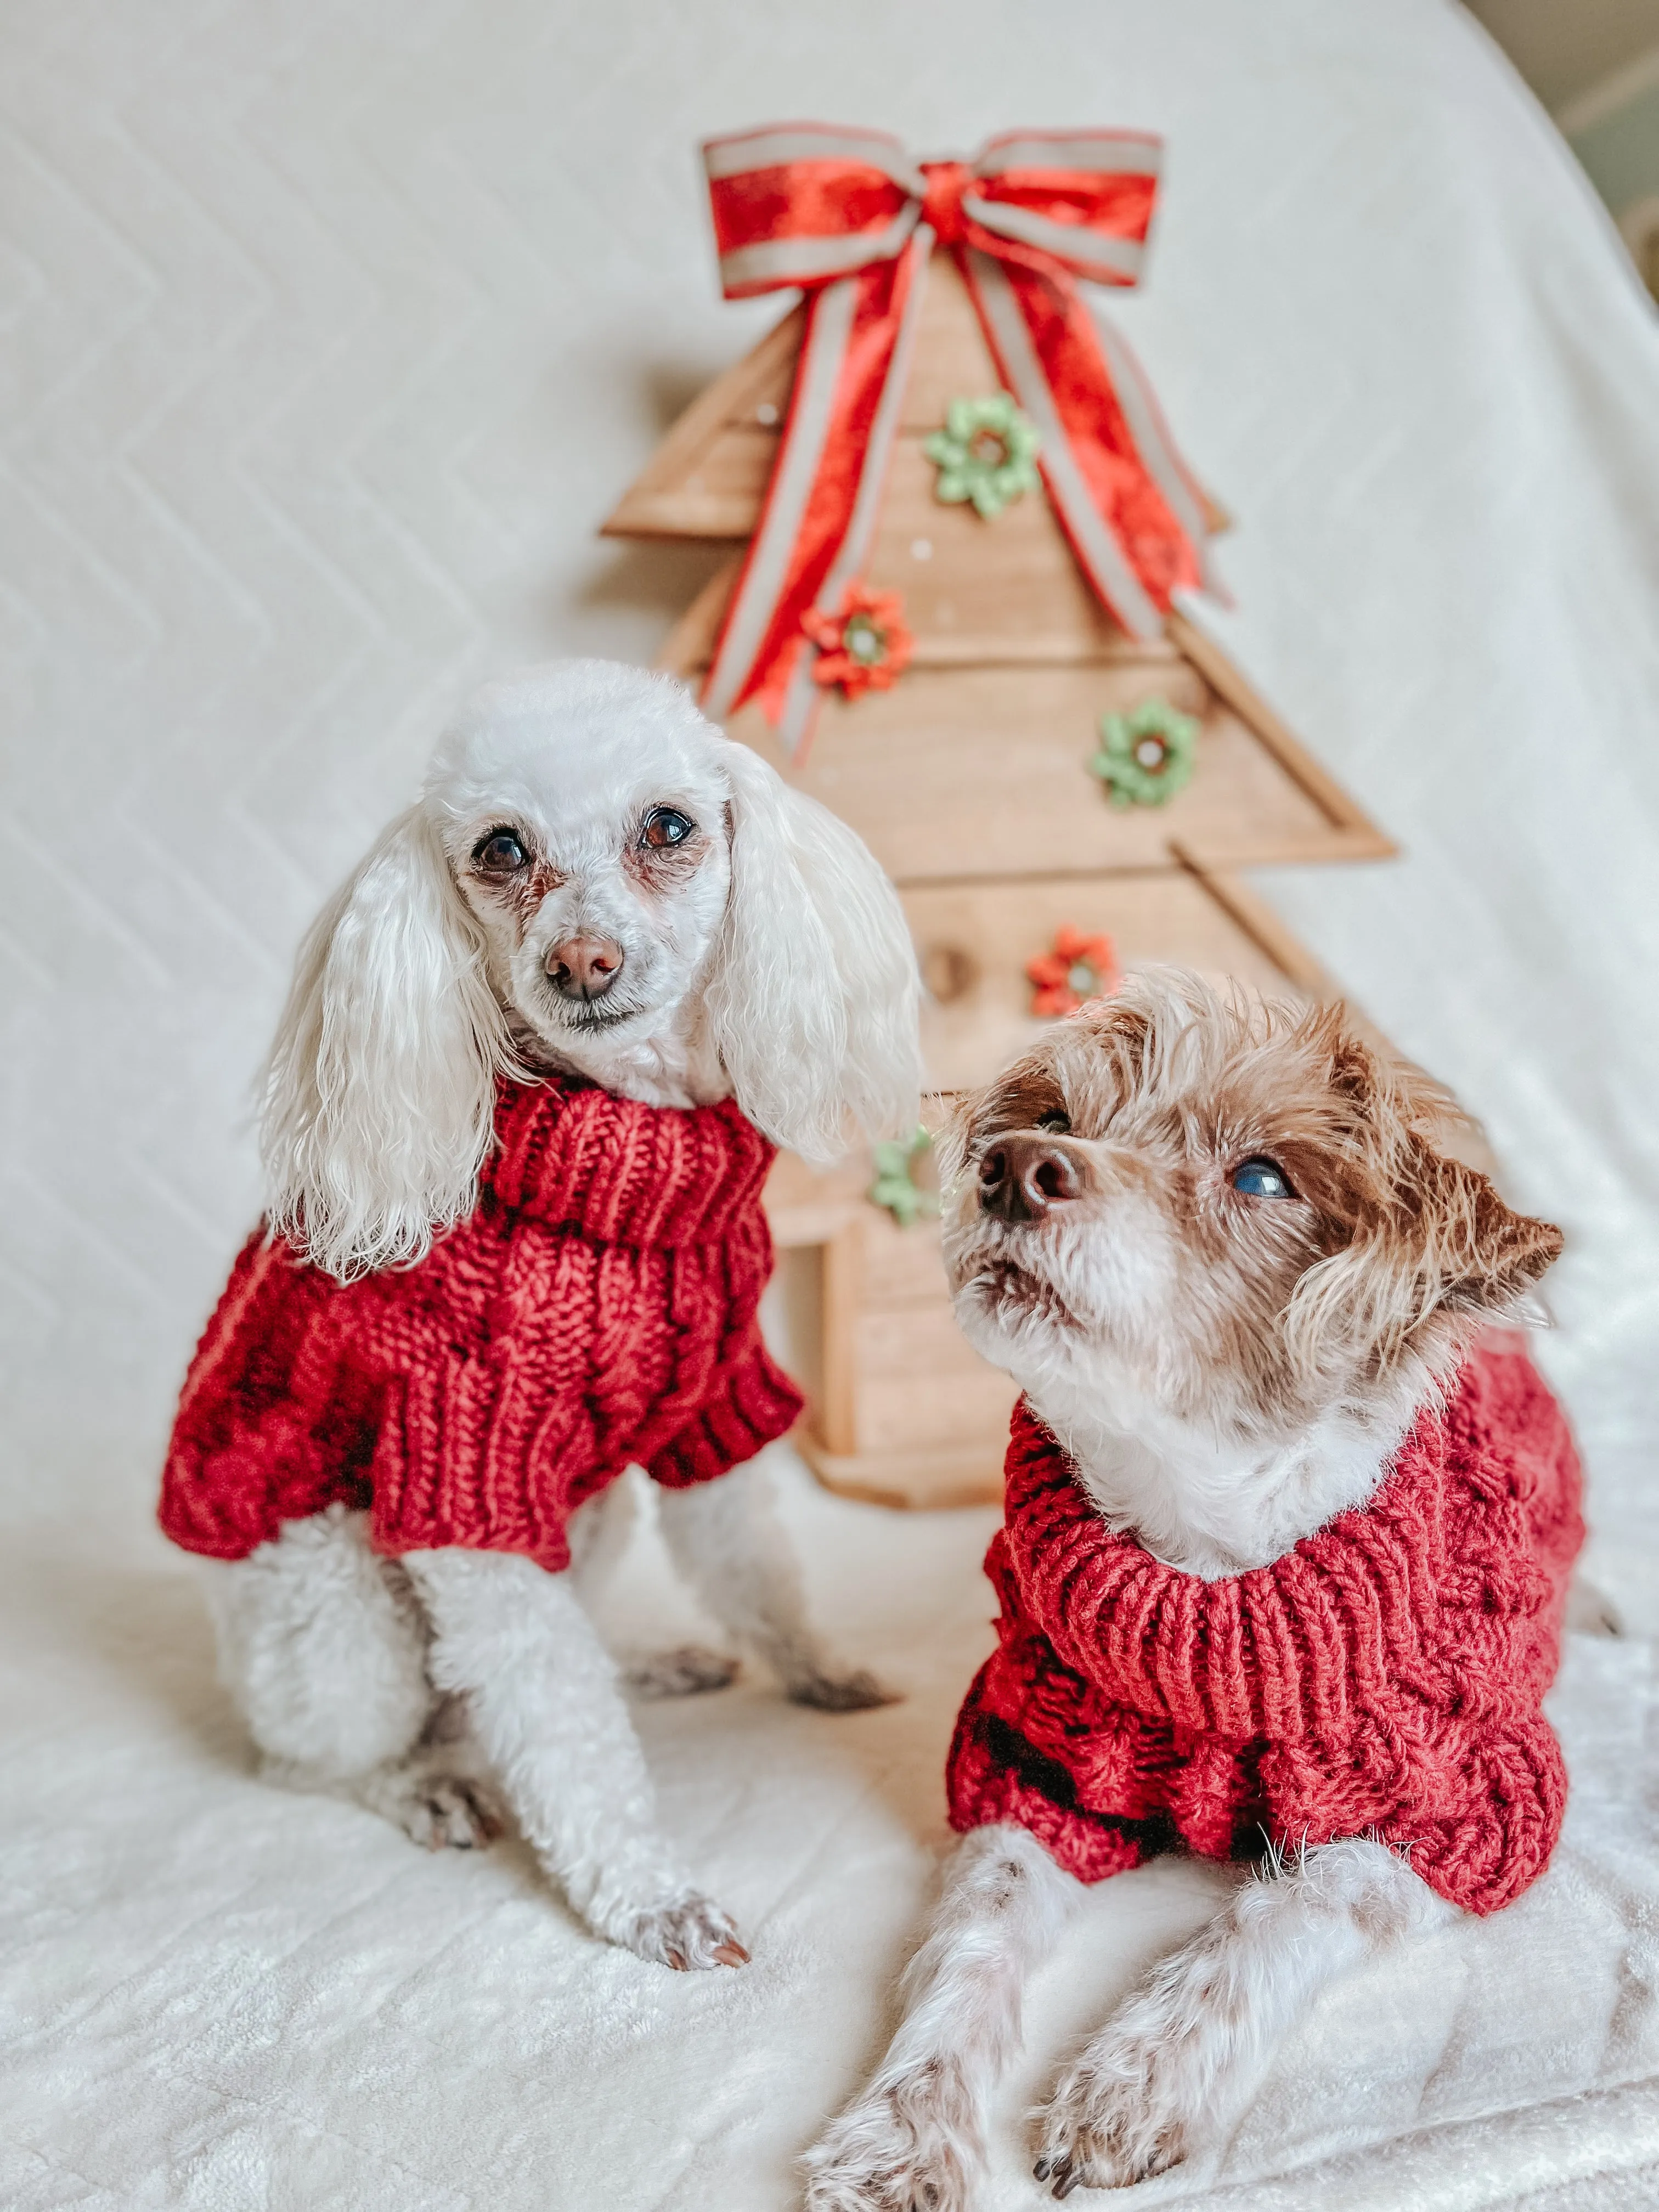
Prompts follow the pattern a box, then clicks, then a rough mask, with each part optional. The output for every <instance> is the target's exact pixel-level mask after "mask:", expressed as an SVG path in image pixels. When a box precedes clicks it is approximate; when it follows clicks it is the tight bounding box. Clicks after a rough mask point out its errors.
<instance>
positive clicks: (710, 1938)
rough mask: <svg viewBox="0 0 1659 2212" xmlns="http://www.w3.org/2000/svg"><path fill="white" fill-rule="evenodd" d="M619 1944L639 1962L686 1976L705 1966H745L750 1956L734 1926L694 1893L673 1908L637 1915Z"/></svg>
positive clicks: (665, 1906) (723, 1913)
mask: <svg viewBox="0 0 1659 2212" xmlns="http://www.w3.org/2000/svg"><path fill="white" fill-rule="evenodd" d="M620 1940H621V1942H623V1945H624V1946H625V1948H627V1949H629V1950H630V1951H633V1952H635V1953H636V1954H638V1956H639V1957H640V1958H641V1959H649V1960H651V1961H652V1962H653V1965H656V1966H672V1967H673V1968H674V1970H675V1972H677V1973H687V1972H691V1971H692V1970H694V1969H696V1968H701V1967H704V1966H747V1965H748V1964H749V1954H748V1952H747V1951H745V1950H744V1947H743V1945H742V1944H741V1943H740V1942H738V1929H737V1923H736V1922H735V1921H734V1920H732V1918H731V1917H730V1915H729V1914H727V1913H725V1912H722V1911H721V1910H720V1906H719V1905H716V1904H715V1903H714V1900H713V1899H712V1898H707V1897H699V1896H697V1895H696V1893H695V1892H694V1893H692V1894H691V1895H690V1897H684V1898H681V1899H679V1900H678V1902H677V1903H675V1904H673V1905H657V1906H655V1907H653V1910H652V1911H649V1912H641V1913H637V1914H636V1915H635V1917H634V1918H633V1919H632V1920H631V1921H629V1923H628V1925H627V1926H626V1928H625V1929H623V1933H622V1936H621V1939H620Z"/></svg>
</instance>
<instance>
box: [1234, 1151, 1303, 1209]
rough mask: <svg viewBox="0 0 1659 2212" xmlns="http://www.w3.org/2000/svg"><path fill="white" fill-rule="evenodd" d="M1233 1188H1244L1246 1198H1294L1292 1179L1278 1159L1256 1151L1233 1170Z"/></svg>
mask: <svg viewBox="0 0 1659 2212" xmlns="http://www.w3.org/2000/svg"><path fill="white" fill-rule="evenodd" d="M1232 1182H1233V1188H1234V1189H1235V1190H1242V1191H1243V1194H1244V1195H1245V1197H1246V1198H1294V1197H1295V1196H1296V1193H1295V1192H1294V1191H1293V1190H1292V1189H1291V1179H1290V1177H1289V1176H1287V1175H1286V1174H1285V1170H1284V1169H1283V1168H1282V1167H1280V1166H1279V1162H1278V1161H1277V1160H1270V1159H1268V1158H1267V1157H1266V1156H1265V1155H1264V1154H1262V1153H1260V1152H1258V1153H1255V1155H1253V1157H1252V1158H1249V1159H1248V1160H1241V1161H1240V1162H1239V1164H1238V1165H1237V1167H1236V1168H1235V1169H1234V1170H1233V1176H1232Z"/></svg>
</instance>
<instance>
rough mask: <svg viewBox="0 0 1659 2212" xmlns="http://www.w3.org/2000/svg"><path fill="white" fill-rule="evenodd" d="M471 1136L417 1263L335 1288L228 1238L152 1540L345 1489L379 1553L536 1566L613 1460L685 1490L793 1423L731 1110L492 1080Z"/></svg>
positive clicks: (206, 1532) (257, 1524)
mask: <svg viewBox="0 0 1659 2212" xmlns="http://www.w3.org/2000/svg"><path fill="white" fill-rule="evenodd" d="M495 1139H496V1142H495V1151H494V1152H492V1154H491V1157H490V1159H489V1163H488V1164H487V1166H486V1169H485V1171H484V1174H483V1177H482V1179H481V1184H480V1190H479V1198H478V1204H477V1207H476V1209H475V1210H474V1212H472V1213H471V1215H470V1216H469V1218H467V1219H466V1220H465V1221H464V1222H462V1223H461V1224H459V1225H458V1226H457V1227H456V1228H455V1229H453V1230H452V1231H450V1232H449V1233H448V1234H447V1236H445V1237H442V1238H441V1239H440V1240H439V1242H438V1243H436V1244H435V1246H434V1248H433V1249H432V1251H431V1252H430V1253H429V1254H428V1255H427V1257H426V1258H425V1259H424V1260H422V1261H420V1262H419V1263H418V1264H417V1265H416V1266H415V1267H407V1268H386V1269H383V1270H381V1271H380V1273H376V1274H373V1275H368V1276H366V1277H364V1278H362V1279H361V1280H358V1281H356V1282H352V1283H347V1284H342V1283H339V1282H337V1281H336V1280H335V1279H333V1278H332V1277H331V1276H329V1275H326V1274H324V1273H322V1272H321V1271H320V1270H319V1269H318V1268H315V1267H311V1266H310V1265H309V1264H308V1263H307V1262H306V1261H301V1260H300V1259H299V1258H297V1257H296V1256H295V1254H294V1252H293V1251H292V1250H291V1249H289V1247H288V1246H287V1245H286V1244H285V1243H282V1242H280V1241H277V1242H273V1241H271V1240H270V1239H269V1238H268V1237H266V1236H265V1234H264V1232H263V1231H260V1232H256V1234H255V1235H254V1236H253V1237H251V1238H250V1239H249V1241H248V1243H247V1244H246V1246H245V1247H244V1249H243V1250H242V1252H241V1254H240V1257H239V1258H238V1260H237V1261H236V1264H235V1267H234V1270H233V1272H232V1274H231V1279H230V1281H229V1284H228V1285H227V1287H226V1290H225V1291H224V1293H223V1296H222V1297H221V1299H220V1302H219V1305H218V1308H217V1310H216V1312H215V1313H214V1316H213V1318H212V1320H211V1321H210V1322H209V1324H208V1328H207V1330H206V1333H205V1334H204V1336H203V1339H202V1341H201V1343H200V1345H199V1346H198V1347H197V1352H196V1357H195V1358H194V1360H193V1361H192V1363H191V1369H190V1372H189V1375H188V1376H187V1377H186V1379H185V1388H184V1393H183V1395H182V1397H181V1399H180V1401H179V1413H178V1416H177V1419H176V1422H175V1425H174V1429H173V1441H172V1444H171V1446H170V1448H169V1450H168V1455H167V1465H166V1468H165V1470H164V1472H163V1475H162V1485H161V1526H162V1528H164V1529H165V1531H166V1532H167V1534H168V1535H169V1536H170V1537H172V1538H173V1541H174V1542H175V1543H178V1544H181V1545H183V1546H184V1547H185V1548H186V1549H187V1550H190V1551H196V1552H202V1553H207V1554H209V1555H210V1556H211V1557H213V1558H216V1559H241V1558H245V1557H246V1554H247V1553H249V1552H251V1551H252V1550H253V1549H254V1548H255V1547H257V1546H258V1545H259V1544H262V1543H264V1542H266V1541H269V1539H270V1538H271V1537H273V1536H275V1535H276V1533H277V1531H278V1529H279V1528H280V1527H281V1525H282V1523H283V1522H284V1521H287V1520H294V1519H299V1518H302V1517H305V1516H309V1515H311V1514H313V1513H316V1512H319V1511H320V1510H322V1509H323V1508H324V1507H325V1505H328V1504H331V1503H334V1502H336V1501H343V1502H345V1503H347V1504H354V1505H357V1506H362V1507H367V1508H368V1510H369V1514H370V1525H371V1528H372V1530H373V1534H374V1541H375V1542H376V1544H377V1545H378V1546H379V1547H380V1548H381V1549H382V1550H383V1551H386V1552H388V1553H402V1552H409V1551H420V1550H426V1549H429V1548H432V1547H438V1546H442V1545H449V1544H460V1545H467V1546H471V1547H475V1548H481V1549H485V1550H494V1551H511V1552H519V1553H524V1554H525V1555H526V1557H528V1558H531V1559H536V1560H538V1562H539V1563H540V1564H541V1565H543V1566H544V1567H547V1568H550V1569H555V1570H556V1569H559V1568H562V1567H563V1566H566V1565H568V1562H569V1557H570V1552H569V1543H568V1535H567V1524H568V1520H569V1516H570V1515H571V1513H572V1512H573V1511H574V1509H575V1507H576V1506H578V1505H579V1504H581V1503H582V1502H583V1500H584V1499H585V1498H590V1497H592V1495H593V1494H594V1493H595V1492H597V1491H599V1490H600V1489H603V1488H604V1486H605V1485H606V1484H607V1483H608V1482H611V1481H612V1480H615V1478H616V1477H617V1475H618V1474H621V1472H622V1471H623V1468H625V1467H626V1466H628V1465H629V1464H630V1463H632V1462H638V1463H639V1464H641V1465H642V1466H644V1467H645V1468H647V1472H648V1473H649V1474H652V1475H653V1477H654V1478H655V1479H656V1480H658V1481H659V1482H662V1483H665V1484H667V1485H669V1486H671V1487H678V1486H684V1485H686V1484H689V1483H693V1482H704V1481H708V1480H710V1479H712V1478H713V1477H714V1476H716V1475H719V1474H724V1473H725V1472H726V1469H727V1468H731V1467H733V1466H736V1465H737V1464H738V1462H740V1461H742V1460H745V1459H748V1458H750V1457H751V1456H752V1455H753V1454H754V1453H755V1452H757V1451H758V1450H759V1449H760V1448H761V1446H762V1445H763V1444H765V1443H769V1442H770V1441H771V1440H772V1439H773V1438H774V1437H778V1436H781V1435H783V1434H784V1433H785V1432H786V1431H787V1430H788V1429H789V1428H790V1427H792V1426H793V1423H794V1421H795V1419H796V1418H797V1416H798V1414H799V1411H800V1407H801V1398H800V1394H799V1391H798V1390H797V1389H795V1387H794V1385H793V1383H791V1382H790V1381H789V1379H788V1377H787V1376H785V1375H784V1374H783V1373H782V1372H781V1370H780V1369H779V1368H777V1367H776V1366H775V1364H773V1362H772V1360H771V1359H770V1358H769V1356H768V1354H767V1352H766V1350H765V1347H764V1346H763V1343H762V1341H761V1337H760V1331H759V1327H758V1323H757V1310H758V1307H759V1304H760V1297H761V1293H762V1291H763V1290H764V1289H765V1286H766V1283H767V1279H768V1278H769V1275H770V1273H771V1267H772V1244H771V1238H770V1236H769V1232H768V1230H767V1225H766V1218H765V1215H764V1213H763V1211H762V1207H761V1190H762V1188H763V1184H764V1182H765V1180H766V1175H767V1171H768V1170H769V1167H770V1165H771V1163H772V1160H773V1158H774V1153H773V1148H772V1147H771V1146H770V1145H769V1144H768V1143H767V1141H766V1139H764V1138H763V1137H762V1136H761V1135H760V1133H759V1132H758V1131H757V1130H756V1129H755V1128H754V1127H752V1126H751V1125H750V1123H749V1122H748V1121H745V1120H744V1116H743V1115H741V1114H740V1113H739V1112H738V1109H737V1108H736V1107H735V1106H734V1105H732V1104H731V1103H729V1102H726V1103H721V1104H720V1105H717V1106H708V1107H700V1108H697V1109H694V1110H692V1111H690V1112H677V1111H673V1110H670V1109H664V1108H659V1107H650V1106H641V1105H637V1104H635V1103H632V1102H631V1101H629V1100H625V1099H619V1098H615V1097H611V1095H610V1094H609V1093H608V1092H606V1091H599V1090H596V1089H592V1088H588V1087H584V1086H577V1085H567V1084H562V1083H556V1082H554V1083H546V1084H537V1085H514V1084H508V1083H503V1084H501V1085H500V1087H499V1091H498V1097H497V1109H496V1117H495Z"/></svg>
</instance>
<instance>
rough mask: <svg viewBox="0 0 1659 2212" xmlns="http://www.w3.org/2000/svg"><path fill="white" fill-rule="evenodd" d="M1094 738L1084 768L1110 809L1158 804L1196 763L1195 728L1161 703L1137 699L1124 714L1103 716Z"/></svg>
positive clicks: (1165, 702)
mask: <svg viewBox="0 0 1659 2212" xmlns="http://www.w3.org/2000/svg"><path fill="white" fill-rule="evenodd" d="M1100 736H1101V746H1100V750H1099V751H1098V752H1097V754H1096V755H1095V757H1094V758H1093V759H1092V760H1091V762H1090V763H1089V765H1090V767H1091V769H1093V770H1094V772H1095V774H1096V775H1097V776H1098V777H1099V778H1100V780H1101V781H1102V782H1103V784H1104V785H1105V787H1106V789H1107V793H1108V795H1109V797H1110V799H1111V802H1112V804H1113V805H1114V806H1162V805H1164V801H1165V800H1166V799H1173V798H1174V797H1175V795H1176V792H1178V791H1179V790H1180V789H1181V788H1182V786H1183V785H1184V784H1185V783H1186V782H1187V781H1188V780H1189V778H1190V777H1191V775H1192V772H1193V769H1194V767H1195V766H1196V764H1197V760H1198V724H1197V723H1196V722H1195V721H1194V720H1193V718H1192V716H1191V715H1190V714H1177V713H1176V709H1175V708H1173V707H1172V706H1171V705H1170V702H1169V701H1168V700H1167V699H1143V700H1142V701H1141V702H1140V704H1139V706H1138V707H1136V708H1133V709H1132V710H1131V712H1130V713H1128V714H1103V715H1102V716H1101V718H1100Z"/></svg>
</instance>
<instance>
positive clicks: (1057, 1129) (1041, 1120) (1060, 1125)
mask: <svg viewBox="0 0 1659 2212" xmlns="http://www.w3.org/2000/svg"><path fill="white" fill-rule="evenodd" d="M1071 1126H1072V1117H1071V1115H1069V1114H1068V1113H1067V1112H1066V1109H1065V1108H1064V1107H1063V1106H1053V1107H1050V1109H1048V1112H1047V1113H1046V1114H1044V1115H1040V1116H1039V1117H1038V1121H1037V1127H1038V1128H1039V1129H1048V1130H1051V1131H1052V1132H1053V1133H1054V1135H1055V1136H1056V1137H1063V1136H1065V1135H1066V1134H1067V1133H1068V1132H1069V1130H1070V1128H1071Z"/></svg>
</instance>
